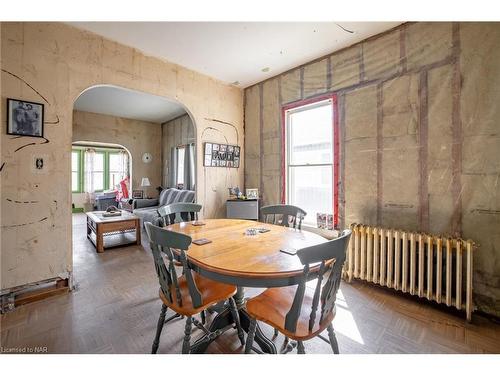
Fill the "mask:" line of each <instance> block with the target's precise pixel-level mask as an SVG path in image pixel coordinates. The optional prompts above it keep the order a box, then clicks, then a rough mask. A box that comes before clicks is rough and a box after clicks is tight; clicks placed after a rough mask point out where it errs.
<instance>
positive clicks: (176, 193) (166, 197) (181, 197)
mask: <svg viewBox="0 0 500 375" xmlns="http://www.w3.org/2000/svg"><path fill="white" fill-rule="evenodd" d="M194 200H195V192H194V191H192V190H179V189H175V188H170V189H165V190H162V191H161V193H160V196H159V197H158V198H154V199H134V200H133V204H132V207H133V211H132V212H133V213H134V214H135V215H137V216H139V217H140V218H141V223H142V225H144V223H146V222H150V223H153V224H155V225H157V224H158V218H159V217H160V215H159V214H158V209H159V208H160V207H162V206H166V205H168V204H171V203H177V202H188V203H194Z"/></svg>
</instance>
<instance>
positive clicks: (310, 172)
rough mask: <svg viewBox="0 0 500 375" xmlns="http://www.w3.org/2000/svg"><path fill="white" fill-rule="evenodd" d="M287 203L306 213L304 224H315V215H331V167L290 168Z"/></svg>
mask: <svg viewBox="0 0 500 375" xmlns="http://www.w3.org/2000/svg"><path fill="white" fill-rule="evenodd" d="M289 172H290V177H289V184H290V185H289V192H288V195H289V196H288V201H289V203H290V204H292V205H294V206H299V207H300V208H302V209H304V210H305V211H306V212H307V216H306V217H305V218H304V222H305V223H308V224H313V225H315V224H316V214H317V213H318V212H319V213H325V214H331V213H332V208H333V188H332V167H331V166H317V167H316V166H314V167H290V168H289Z"/></svg>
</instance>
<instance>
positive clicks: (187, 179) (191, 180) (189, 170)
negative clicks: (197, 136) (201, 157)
mask: <svg viewBox="0 0 500 375" xmlns="http://www.w3.org/2000/svg"><path fill="white" fill-rule="evenodd" d="M194 188H195V171H194V143H190V144H188V145H186V148H185V153H184V189H186V190H194Z"/></svg>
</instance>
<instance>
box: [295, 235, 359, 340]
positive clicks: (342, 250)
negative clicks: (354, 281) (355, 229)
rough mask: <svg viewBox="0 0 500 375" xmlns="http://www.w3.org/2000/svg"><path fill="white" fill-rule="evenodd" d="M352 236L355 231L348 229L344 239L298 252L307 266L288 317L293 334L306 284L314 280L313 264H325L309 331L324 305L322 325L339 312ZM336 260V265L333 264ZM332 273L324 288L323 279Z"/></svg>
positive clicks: (313, 302) (319, 279)
mask: <svg viewBox="0 0 500 375" xmlns="http://www.w3.org/2000/svg"><path fill="white" fill-rule="evenodd" d="M350 237H351V230H349V229H346V230H344V231H343V232H342V234H341V236H340V237H338V238H336V239H334V240H331V241H328V242H325V243H322V244H319V245H314V246H309V247H306V248H303V249H300V250H299V251H298V252H297V256H298V257H299V259H300V261H301V262H302V264H304V271H303V277H302V280H301V281H300V283H299V285H298V286H297V290H296V292H295V296H294V299H293V302H292V305H291V307H290V310H289V311H288V313H287V314H286V317H285V328H286V329H287V330H288V331H290V332H296V330H297V321H298V319H299V316H300V312H301V310H302V302H303V299H304V294H305V290H306V282H307V281H308V280H310V277H309V276H310V265H311V264H314V263H318V262H321V265H320V267H319V270H318V271H317V274H316V278H317V281H316V287H315V290H314V295H313V301H312V307H311V314H310V316H309V330H312V329H313V327H314V323H315V321H316V316H317V310H318V307H319V303H320V302H321V313H320V316H319V322H320V324H321V323H322V322H323V319H324V318H326V317H327V316H330V313H331V312H333V310H334V309H335V300H336V295H337V292H338V289H339V286H340V279H341V276H342V267H343V265H344V262H345V258H346V251H347V245H348V244H349V238H350ZM332 260H334V262H331V261H332ZM327 271H329V272H330V274H329V276H328V279H327V281H326V283H325V285H323V287H322V286H321V285H322V282H323V277H324V275H325V274H326V272H327Z"/></svg>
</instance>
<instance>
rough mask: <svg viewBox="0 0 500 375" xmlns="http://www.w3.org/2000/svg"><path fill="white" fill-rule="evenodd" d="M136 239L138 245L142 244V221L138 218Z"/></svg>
mask: <svg viewBox="0 0 500 375" xmlns="http://www.w3.org/2000/svg"><path fill="white" fill-rule="evenodd" d="M135 240H136V243H137V245H140V244H141V221H140V220H136V222H135Z"/></svg>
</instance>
